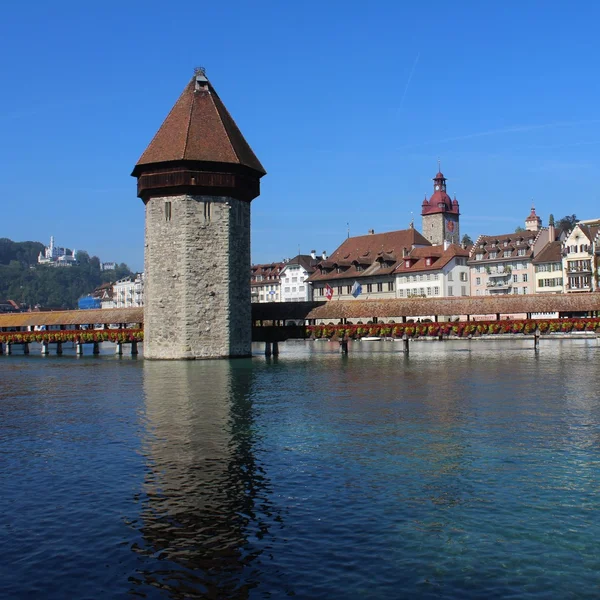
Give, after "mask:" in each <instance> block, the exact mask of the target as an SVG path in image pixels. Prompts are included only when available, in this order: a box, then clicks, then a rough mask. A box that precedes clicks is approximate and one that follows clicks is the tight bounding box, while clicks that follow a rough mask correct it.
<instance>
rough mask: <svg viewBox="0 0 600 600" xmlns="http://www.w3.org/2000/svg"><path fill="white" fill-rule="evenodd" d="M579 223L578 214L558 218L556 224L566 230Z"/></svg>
mask: <svg viewBox="0 0 600 600" xmlns="http://www.w3.org/2000/svg"><path fill="white" fill-rule="evenodd" d="M576 223H577V215H566V216H564V217H563V218H562V219H559V220H558V223H557V224H556V226H557V227H558V228H559V229H562V230H564V231H570V230H571V229H573V227H575V224H576Z"/></svg>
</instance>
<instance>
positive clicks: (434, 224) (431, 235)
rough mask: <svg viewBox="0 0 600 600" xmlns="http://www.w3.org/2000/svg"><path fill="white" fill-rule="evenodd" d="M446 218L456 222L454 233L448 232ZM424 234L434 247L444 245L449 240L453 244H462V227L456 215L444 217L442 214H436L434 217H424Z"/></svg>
mask: <svg viewBox="0 0 600 600" xmlns="http://www.w3.org/2000/svg"><path fill="white" fill-rule="evenodd" d="M446 218H449V219H451V220H452V221H453V222H454V231H452V232H449V231H446ZM422 226H423V228H422V232H421V233H422V234H423V235H424V236H425V238H427V239H428V240H429V241H430V242H431V243H432V244H433V245H434V246H438V245H440V244H443V243H444V240H445V239H448V241H449V242H451V243H452V244H460V228H459V227H460V225H459V221H458V218H456V217H455V216H454V215H446V216H444V215H443V214H442V213H434V214H432V215H423V221H422Z"/></svg>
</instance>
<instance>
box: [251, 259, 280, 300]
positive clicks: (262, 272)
mask: <svg viewBox="0 0 600 600" xmlns="http://www.w3.org/2000/svg"><path fill="white" fill-rule="evenodd" d="M284 266H285V263H283V262H277V263H265V264H260V265H252V266H251V267H250V298H251V301H252V302H281V281H280V277H279V276H280V273H281V271H282V270H283V267H284Z"/></svg>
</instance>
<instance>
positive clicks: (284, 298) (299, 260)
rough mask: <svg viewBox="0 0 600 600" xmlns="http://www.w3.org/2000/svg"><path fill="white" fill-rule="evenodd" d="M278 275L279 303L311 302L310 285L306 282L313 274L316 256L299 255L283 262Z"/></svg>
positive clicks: (313, 254)
mask: <svg viewBox="0 0 600 600" xmlns="http://www.w3.org/2000/svg"><path fill="white" fill-rule="evenodd" d="M284 263H285V266H284V267H283V269H281V271H280V273H279V280H280V282H281V284H280V285H281V302H302V301H307V300H312V299H313V297H312V285H310V283H309V282H308V281H306V280H307V279H308V278H309V277H310V275H312V274H313V273H314V272H315V268H316V265H317V255H316V254H315V251H314V250H313V251H312V253H311V254H310V255H307V254H299V255H298V256H295V257H294V258H290V259H289V260H287V261H284Z"/></svg>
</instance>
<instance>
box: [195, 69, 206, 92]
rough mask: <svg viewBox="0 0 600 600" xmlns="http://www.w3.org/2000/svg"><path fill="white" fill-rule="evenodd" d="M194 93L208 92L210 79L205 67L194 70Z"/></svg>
mask: <svg viewBox="0 0 600 600" xmlns="http://www.w3.org/2000/svg"><path fill="white" fill-rule="evenodd" d="M194 78H195V84H194V91H195V92H208V79H206V71H205V70H204V67H196V68H195V69H194Z"/></svg>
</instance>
